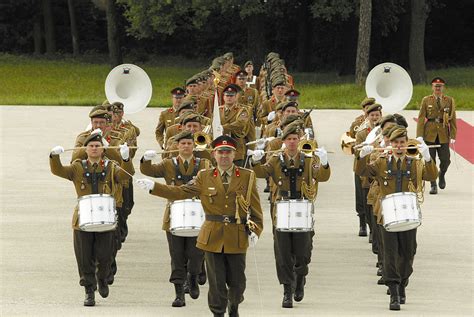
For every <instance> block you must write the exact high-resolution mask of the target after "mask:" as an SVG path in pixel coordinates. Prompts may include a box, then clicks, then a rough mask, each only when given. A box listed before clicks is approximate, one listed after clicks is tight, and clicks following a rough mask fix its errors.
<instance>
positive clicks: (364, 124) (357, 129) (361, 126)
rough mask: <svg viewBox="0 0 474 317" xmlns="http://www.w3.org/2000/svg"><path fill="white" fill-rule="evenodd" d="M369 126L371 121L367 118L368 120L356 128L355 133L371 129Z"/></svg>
mask: <svg viewBox="0 0 474 317" xmlns="http://www.w3.org/2000/svg"><path fill="white" fill-rule="evenodd" d="M369 124H370V121H369V119H368V118H366V119H365V120H364V122H362V123H361V124H360V125H358V126H356V127H354V131H355V132H356V133H357V132H359V131H362V130H364V129H365V128H367V127H369Z"/></svg>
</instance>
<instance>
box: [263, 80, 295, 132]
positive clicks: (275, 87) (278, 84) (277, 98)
mask: <svg viewBox="0 0 474 317" xmlns="http://www.w3.org/2000/svg"><path fill="white" fill-rule="evenodd" d="M287 89H288V88H287V86H286V85H285V82H284V81H283V80H278V81H275V82H273V83H272V97H271V98H270V99H269V100H267V101H264V102H263V103H262V107H261V108H260V111H259V112H258V114H257V116H258V118H259V123H260V124H262V125H263V126H265V125H266V124H267V123H268V119H267V116H268V114H269V113H270V112H272V111H274V110H275V107H276V105H277V104H279V103H280V102H282V101H284V99H285V92H286V91H287Z"/></svg>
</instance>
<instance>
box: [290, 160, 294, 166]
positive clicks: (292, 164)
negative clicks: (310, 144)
mask: <svg viewBox="0 0 474 317" xmlns="http://www.w3.org/2000/svg"><path fill="white" fill-rule="evenodd" d="M290 166H291V167H293V166H295V161H294V160H293V159H290Z"/></svg>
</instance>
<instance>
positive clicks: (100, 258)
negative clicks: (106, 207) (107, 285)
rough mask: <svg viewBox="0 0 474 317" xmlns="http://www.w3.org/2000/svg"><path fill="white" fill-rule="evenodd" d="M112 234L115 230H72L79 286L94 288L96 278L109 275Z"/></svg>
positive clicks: (104, 277)
mask: <svg viewBox="0 0 474 317" xmlns="http://www.w3.org/2000/svg"><path fill="white" fill-rule="evenodd" d="M114 235H115V230H114V231H107V232H86V231H80V230H74V233H73V241H74V253H75V255H76V261H77V267H78V270H79V277H80V280H79V284H80V285H81V286H84V287H86V288H89V287H93V288H94V289H95V288H96V286H97V279H99V280H106V279H107V278H108V277H109V274H110V267H111V264H112V259H113V251H114V244H113V239H114ZM96 271H97V272H96ZM96 275H97V278H96Z"/></svg>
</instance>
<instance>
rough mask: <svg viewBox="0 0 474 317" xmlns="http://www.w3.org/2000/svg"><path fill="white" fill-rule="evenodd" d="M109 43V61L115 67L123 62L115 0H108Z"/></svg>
mask: <svg viewBox="0 0 474 317" xmlns="http://www.w3.org/2000/svg"><path fill="white" fill-rule="evenodd" d="M106 15H107V44H108V47H109V63H110V66H111V67H112V68H113V67H115V66H117V65H120V64H122V51H121V49H120V39H119V31H118V28H119V25H118V21H117V20H118V19H117V8H116V7H115V0H107V9H106Z"/></svg>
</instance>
